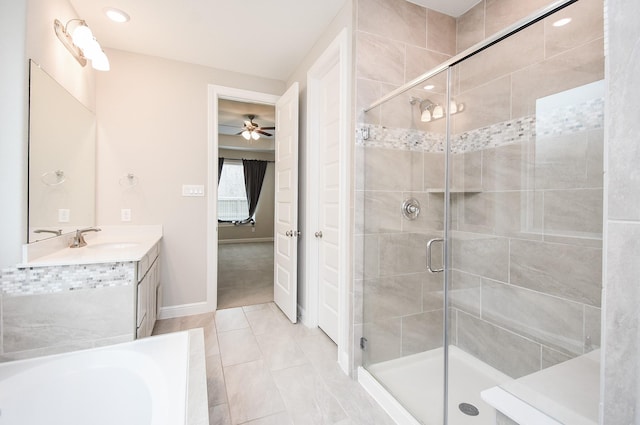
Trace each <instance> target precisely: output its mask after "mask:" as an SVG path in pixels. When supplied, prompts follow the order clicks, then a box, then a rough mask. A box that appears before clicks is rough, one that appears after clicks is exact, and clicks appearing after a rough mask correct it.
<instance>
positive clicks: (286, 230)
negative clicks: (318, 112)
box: [207, 83, 300, 323]
mask: <svg viewBox="0 0 640 425" xmlns="http://www.w3.org/2000/svg"><path fill="white" fill-rule="evenodd" d="M298 93H299V86H298V83H293V84H292V85H291V87H289V89H288V90H287V91H286V92H285V93H284V94H283V95H282V96H276V95H272V94H266V93H260V92H253V91H248V90H241V89H234V88H230V87H222V86H214V85H211V86H209V117H210V120H209V152H208V161H209V166H208V181H209V182H210V185H209V187H210V189H209V196H208V198H207V223H208V225H207V305H208V308H209V309H210V310H211V311H215V310H216V309H217V308H218V233H219V228H218V227H219V223H218V180H219V173H220V171H221V170H222V168H223V167H221V166H220V163H219V157H218V156H219V154H218V148H219V138H220V137H219V133H218V130H219V116H218V111H219V102H220V101H223V100H231V101H237V102H245V103H255V104H259V105H272V106H275V118H276V125H275V127H277V128H278V137H277V138H275V140H274V142H275V159H274V161H275V162H274V181H275V188H274V233H273V238H274V265H275V266H274V271H273V276H274V277H273V281H274V285H273V288H274V297H273V298H274V301H275V303H276V304H277V305H278V307H279V308H280V309H281V310H282V311H283V313H284V314H285V315H286V316H287V317H288V318H289V319H290V320H291V321H292V322H294V323H295V321H296V306H297V302H296V299H297V298H296V297H297V273H296V270H297V242H298V236H299V234H300V232H299V231H298V229H297V225H298V224H297V223H298V217H297V209H298V183H297V181H298V175H297V173H298ZM254 118H255V117H254ZM249 121H250V124H251V118H249ZM250 126H251V127H252V126H253V125H250ZM243 132H244V130H243ZM249 138H251V139H253V137H249ZM249 138H247V140H248V139H249ZM254 140H255V139H254ZM245 168H246V167H245ZM251 215H252V213H251V214H249V216H251Z"/></svg>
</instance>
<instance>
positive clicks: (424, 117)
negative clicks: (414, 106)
mask: <svg viewBox="0 0 640 425" xmlns="http://www.w3.org/2000/svg"><path fill="white" fill-rule="evenodd" d="M420 121H422V122H429V121H431V112H429V110H428V109H425V110H424V111H422V115H420Z"/></svg>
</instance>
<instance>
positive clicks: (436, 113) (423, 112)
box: [409, 97, 464, 122]
mask: <svg viewBox="0 0 640 425" xmlns="http://www.w3.org/2000/svg"><path fill="white" fill-rule="evenodd" d="M409 103H411V104H412V105H418V106H419V108H420V121H422V122H430V121H435V120H439V119H441V118H444V116H445V110H444V108H443V107H442V105H440V104H438V103H434V102H432V101H431V100H429V99H420V98H419V97H411V98H410V100H409ZM462 111H464V103H456V101H454V100H452V101H451V103H450V104H449V112H450V114H451V115H454V114H457V113H459V112H462Z"/></svg>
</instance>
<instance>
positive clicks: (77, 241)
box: [69, 227, 102, 248]
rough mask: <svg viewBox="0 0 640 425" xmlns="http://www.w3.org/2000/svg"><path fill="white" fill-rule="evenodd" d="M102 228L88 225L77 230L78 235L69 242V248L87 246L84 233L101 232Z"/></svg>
mask: <svg viewBox="0 0 640 425" xmlns="http://www.w3.org/2000/svg"><path fill="white" fill-rule="evenodd" d="M101 230H102V229H99V228H97V227H88V228H86V229H82V230H81V229H78V230H76V235H75V236H74V237H73V240H72V241H71V243H70V244H69V248H82V247H83V246H86V245H87V241H85V240H84V236H83V234H84V233H87V232H99V231H101Z"/></svg>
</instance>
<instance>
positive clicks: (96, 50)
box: [81, 38, 103, 60]
mask: <svg viewBox="0 0 640 425" xmlns="http://www.w3.org/2000/svg"><path fill="white" fill-rule="evenodd" d="M81 49H82V53H83V54H84V57H85V58H87V59H91V60H93V59H94V58H97V57H98V56H99V55H100V54H101V53H103V52H102V48H101V47H100V44H99V43H98V42H97V41H96V39H95V38H94V39H92V40H91V41H90V42H88V43H86V45H85V46H84V47H81Z"/></svg>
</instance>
